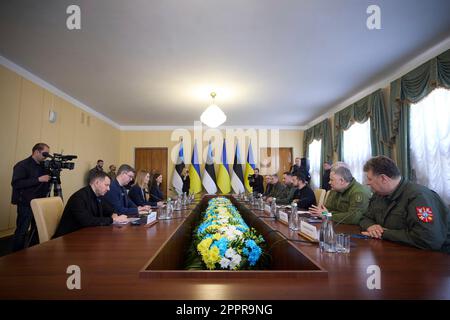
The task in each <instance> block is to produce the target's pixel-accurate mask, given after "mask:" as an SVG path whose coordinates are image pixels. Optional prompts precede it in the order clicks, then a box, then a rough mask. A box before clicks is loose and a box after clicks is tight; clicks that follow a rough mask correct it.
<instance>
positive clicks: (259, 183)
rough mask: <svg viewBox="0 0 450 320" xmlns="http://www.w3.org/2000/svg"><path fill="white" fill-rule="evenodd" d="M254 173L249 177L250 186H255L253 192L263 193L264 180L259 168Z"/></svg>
mask: <svg viewBox="0 0 450 320" xmlns="http://www.w3.org/2000/svg"><path fill="white" fill-rule="evenodd" d="M253 171H254V174H253V176H252V177H251V178H249V184H250V187H252V188H253V193H255V194H259V193H261V194H263V193H264V181H263V177H262V176H261V175H260V174H259V169H258V168H255V169H254V170H253Z"/></svg>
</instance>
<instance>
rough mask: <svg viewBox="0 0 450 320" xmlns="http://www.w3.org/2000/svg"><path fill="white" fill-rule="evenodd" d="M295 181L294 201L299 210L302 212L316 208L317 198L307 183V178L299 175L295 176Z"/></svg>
mask: <svg viewBox="0 0 450 320" xmlns="http://www.w3.org/2000/svg"><path fill="white" fill-rule="evenodd" d="M293 180H294V185H295V186H296V188H295V189H296V190H295V193H294V196H293V201H294V202H296V203H297V208H298V209H300V210H308V208H310V207H311V206H315V205H316V196H315V195H314V191H312V189H311V188H310V187H309V185H308V183H307V182H306V177H305V176H304V175H303V174H298V175H296V176H294V179H293Z"/></svg>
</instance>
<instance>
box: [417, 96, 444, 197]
mask: <svg viewBox="0 0 450 320" xmlns="http://www.w3.org/2000/svg"><path fill="white" fill-rule="evenodd" d="M409 128H410V130H409V132H410V151H411V167H412V169H413V170H414V171H413V176H414V175H415V178H416V182H417V183H419V184H422V185H424V186H427V187H428V188H430V189H432V190H434V191H436V192H437V193H438V194H439V195H440V196H441V197H442V199H443V200H444V202H446V203H450V91H449V90H446V89H441V88H440V89H435V90H433V92H431V93H430V94H429V95H428V96H426V97H425V98H424V99H422V100H421V101H419V102H418V103H416V104H413V105H411V112H410V120H409Z"/></svg>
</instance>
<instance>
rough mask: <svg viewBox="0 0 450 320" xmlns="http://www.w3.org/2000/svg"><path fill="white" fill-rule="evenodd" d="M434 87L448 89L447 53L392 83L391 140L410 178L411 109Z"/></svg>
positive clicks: (449, 60)
mask: <svg viewBox="0 0 450 320" xmlns="http://www.w3.org/2000/svg"><path fill="white" fill-rule="evenodd" d="M437 87H443V88H447V89H449V88H450V50H447V51H446V52H444V53H442V54H441V55H439V56H437V57H436V58H433V59H431V60H429V61H427V62H426V63H424V64H422V65H421V66H419V67H417V68H416V69H414V70H412V71H411V72H409V73H407V74H406V75H404V76H403V77H401V78H399V79H397V80H394V81H393V82H391V94H390V99H389V108H390V112H389V115H390V122H391V124H390V125H391V130H390V138H391V140H395V141H396V142H397V164H398V166H399V169H400V171H401V173H402V175H403V176H405V177H408V178H411V166H410V162H411V160H410V158H411V154H410V150H409V145H410V143H409V129H408V125H409V115H410V106H411V104H413V103H418V102H419V101H420V100H422V99H423V98H424V97H426V96H427V95H428V94H429V93H430V92H431V91H433V90H434V89H435V88H437Z"/></svg>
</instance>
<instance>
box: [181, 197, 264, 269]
mask: <svg viewBox="0 0 450 320" xmlns="http://www.w3.org/2000/svg"><path fill="white" fill-rule="evenodd" d="M193 238H194V241H193V247H192V248H191V252H190V256H189V259H188V268H189V269H209V270H215V269H225V270H251V269H262V268H264V264H265V262H266V255H265V254H264V251H263V249H264V244H265V241H264V239H263V237H262V236H261V235H258V234H257V232H256V230H255V229H253V228H249V227H248V225H247V224H246V223H245V222H244V220H243V219H242V216H241V215H240V214H239V212H238V210H237V209H236V207H235V206H233V204H232V203H231V201H230V200H229V199H227V198H224V197H217V198H213V199H211V200H209V202H208V207H207V209H206V211H205V213H204V215H203V217H202V219H201V222H200V224H199V226H198V227H197V228H196V229H195V230H194V234H193Z"/></svg>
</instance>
